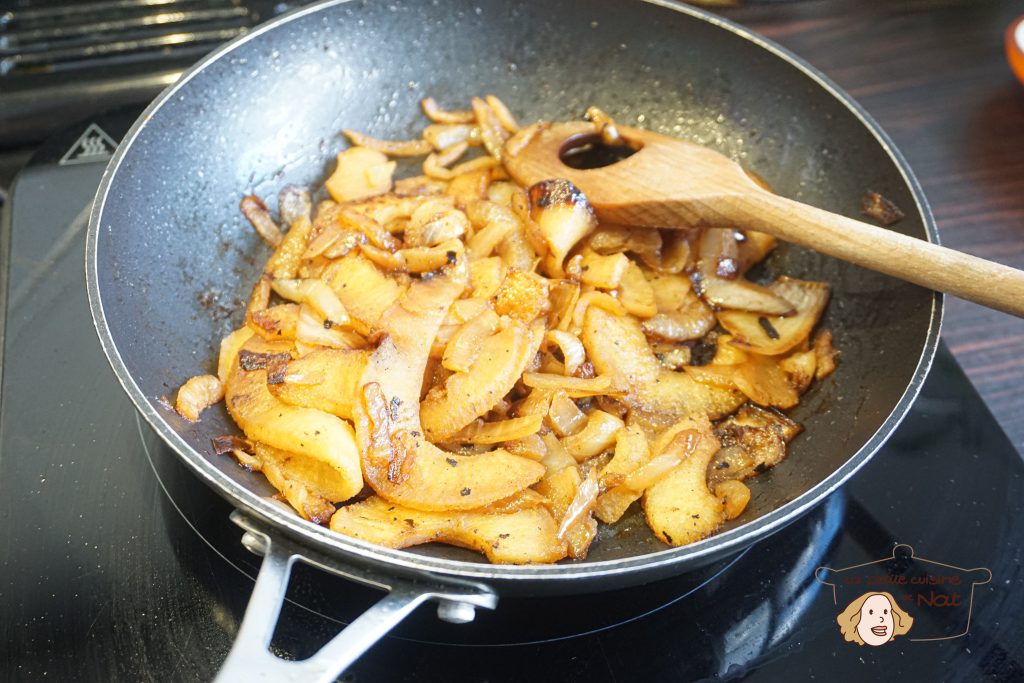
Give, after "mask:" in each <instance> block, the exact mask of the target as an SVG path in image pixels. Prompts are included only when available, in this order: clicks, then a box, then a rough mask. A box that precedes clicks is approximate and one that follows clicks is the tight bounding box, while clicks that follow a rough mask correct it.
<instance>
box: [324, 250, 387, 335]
mask: <svg viewBox="0 0 1024 683" xmlns="http://www.w3.org/2000/svg"><path fill="white" fill-rule="evenodd" d="M324 281H326V282H327V284H328V285H330V287H331V289H333V290H334V293H335V294H337V295H338V299H339V300H340V301H341V303H342V305H343V306H344V307H345V310H346V311H348V314H349V316H350V317H351V319H352V321H353V327H354V328H355V329H356V331H357V332H360V333H361V334H366V333H368V332H369V330H370V328H371V327H373V325H374V323H376V322H377V321H378V320H380V317H381V315H383V314H384V311H386V310H388V308H390V307H391V306H392V305H393V304H394V303H395V302H396V301H398V298H399V297H400V296H402V292H403V291H404V289H405V288H404V287H403V285H402V284H400V283H399V281H398V280H396V279H395V278H393V277H389V276H388V275H386V274H385V273H383V272H382V271H381V270H380V269H379V268H377V266H375V265H373V263H372V262H371V261H370V260H369V259H367V258H366V257H365V256H362V255H360V254H349V255H347V256H345V257H343V258H341V259H339V260H337V261H335V262H334V263H333V264H331V265H330V266H329V267H328V268H327V270H326V271H325V272H324Z"/></svg>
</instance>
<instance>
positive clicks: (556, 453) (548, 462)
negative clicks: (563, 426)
mask: <svg viewBox="0 0 1024 683" xmlns="http://www.w3.org/2000/svg"><path fill="white" fill-rule="evenodd" d="M541 439H542V440H543V441H544V447H545V448H546V449H547V453H546V454H545V455H544V458H543V459H542V460H541V463H542V464H543V465H544V466H545V467H546V468H548V473H547V476H549V477H550V476H551V475H552V474H555V473H556V472H559V471H561V470H564V469H565V468H566V467H576V459H575V458H573V457H572V456H571V455H569V454H568V453H567V452H566V450H565V447H564V446H563V445H562V442H561V441H559V440H558V437H557V436H555V435H554V433H552V432H548V433H547V434H544V435H543V436H542V437H541Z"/></svg>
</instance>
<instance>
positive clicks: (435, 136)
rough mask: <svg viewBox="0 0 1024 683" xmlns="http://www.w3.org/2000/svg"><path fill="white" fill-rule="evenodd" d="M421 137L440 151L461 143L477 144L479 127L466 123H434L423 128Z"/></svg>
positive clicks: (478, 141)
mask: <svg viewBox="0 0 1024 683" xmlns="http://www.w3.org/2000/svg"><path fill="white" fill-rule="evenodd" d="M474 119H475V117H474ZM423 139H424V140H426V141H427V142H429V143H430V144H431V145H432V146H433V148H434V149H436V150H437V151H439V152H440V151H442V150H446V149H451V148H452V147H454V146H455V145H458V144H462V143H465V144H466V145H479V144H480V129H479V128H478V127H477V126H475V125H471V124H468V123H461V124H460V123H456V124H435V125H431V126H427V127H426V128H424V129H423Z"/></svg>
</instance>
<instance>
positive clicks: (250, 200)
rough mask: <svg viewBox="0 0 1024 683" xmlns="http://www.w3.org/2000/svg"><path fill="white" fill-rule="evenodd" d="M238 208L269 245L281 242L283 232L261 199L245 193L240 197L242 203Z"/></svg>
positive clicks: (272, 245)
mask: <svg viewBox="0 0 1024 683" xmlns="http://www.w3.org/2000/svg"><path fill="white" fill-rule="evenodd" d="M239 208H240V209H241V210H242V213H243V214H244V215H245V217H246V218H248V219H249V222H250V223H251V224H252V227H253V229H254V230H255V231H256V234H258V235H259V236H260V237H262V238H263V241H264V242H266V243H267V244H269V245H270V246H271V247H276V246H277V245H279V244H281V240H282V239H284V234H283V233H282V232H281V228H279V227H277V223H275V222H274V219H273V218H271V216H270V209H268V208H267V205H266V204H264V203H263V200H262V199H260V198H259V197H257V196H256V195H254V194H249V195H246V196H244V197H242V203H241V204H240V205H239Z"/></svg>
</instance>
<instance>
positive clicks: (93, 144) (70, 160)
mask: <svg viewBox="0 0 1024 683" xmlns="http://www.w3.org/2000/svg"><path fill="white" fill-rule="evenodd" d="M116 149H117V143H116V142H114V140H113V138H111V137H110V136H109V135H107V134H106V133H105V132H104V131H103V129H102V128H100V127H99V126H97V125H96V124H95V123H90V124H89V127H88V128H86V129H85V132H84V133H82V134H81V135H80V136H79V137H78V139H77V140H75V144H73V145H71V149H69V150H68V151H67V152H66V153H65V154H64V156H63V157H61V159H60V162H59V163H60V165H61V166H68V165H70V164H91V163H94V162H98V161H106V160H107V159H109V158H110V157H112V156H114V150H116Z"/></svg>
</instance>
